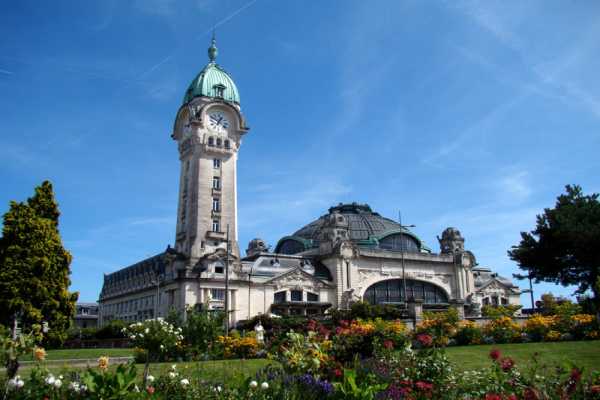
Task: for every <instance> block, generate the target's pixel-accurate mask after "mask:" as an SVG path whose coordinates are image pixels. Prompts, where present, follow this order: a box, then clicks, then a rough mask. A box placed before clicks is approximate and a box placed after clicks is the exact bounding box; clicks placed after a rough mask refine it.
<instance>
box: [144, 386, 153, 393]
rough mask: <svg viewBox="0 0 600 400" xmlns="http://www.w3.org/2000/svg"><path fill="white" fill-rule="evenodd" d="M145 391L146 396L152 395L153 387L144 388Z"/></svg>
mask: <svg viewBox="0 0 600 400" xmlns="http://www.w3.org/2000/svg"><path fill="white" fill-rule="evenodd" d="M146 391H147V392H148V394H154V386H148V387H147V388H146Z"/></svg>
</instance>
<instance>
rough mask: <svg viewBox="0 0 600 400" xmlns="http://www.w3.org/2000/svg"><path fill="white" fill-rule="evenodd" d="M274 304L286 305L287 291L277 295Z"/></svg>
mask: <svg viewBox="0 0 600 400" xmlns="http://www.w3.org/2000/svg"><path fill="white" fill-rule="evenodd" d="M273 302H274V303H285V290H284V291H282V292H277V293H275V298H274V300H273Z"/></svg>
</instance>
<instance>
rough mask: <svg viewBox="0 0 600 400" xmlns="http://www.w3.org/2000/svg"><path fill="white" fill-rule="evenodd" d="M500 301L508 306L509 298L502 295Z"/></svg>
mask: <svg viewBox="0 0 600 400" xmlns="http://www.w3.org/2000/svg"><path fill="white" fill-rule="evenodd" d="M500 302H501V303H502V305H503V306H506V305H508V299H507V298H506V297H502V298H501V299H500Z"/></svg>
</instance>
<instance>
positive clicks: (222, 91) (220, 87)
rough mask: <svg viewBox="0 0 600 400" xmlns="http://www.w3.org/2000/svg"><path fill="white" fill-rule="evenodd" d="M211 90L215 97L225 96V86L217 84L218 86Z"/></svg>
mask: <svg viewBox="0 0 600 400" xmlns="http://www.w3.org/2000/svg"><path fill="white" fill-rule="evenodd" d="M213 89H214V90H215V96H216V97H221V98H223V96H224V94H225V85H221V84H218V85H215V86H213Z"/></svg>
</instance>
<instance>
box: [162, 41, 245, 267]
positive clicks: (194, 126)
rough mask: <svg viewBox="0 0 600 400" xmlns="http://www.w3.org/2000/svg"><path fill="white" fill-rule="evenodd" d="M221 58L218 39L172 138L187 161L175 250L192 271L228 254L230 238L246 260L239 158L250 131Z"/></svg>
mask: <svg viewBox="0 0 600 400" xmlns="http://www.w3.org/2000/svg"><path fill="white" fill-rule="evenodd" d="M217 55H218V50H217V46H216V43H215V39H214V37H213V40H212V43H211V46H210V47H209V49H208V58H209V62H208V64H207V65H206V66H205V67H204V68H203V69H202V71H200V73H199V74H198V75H197V76H196V78H194V80H193V81H192V83H191V84H190V86H189V87H188V89H187V91H186V93H185V96H184V99H183V104H182V106H181V107H180V109H179V111H178V112H177V117H176V119H175V126H174V129H173V135H172V137H173V139H174V140H175V141H177V144H178V149H179V160H180V161H181V171H180V175H179V207H178V210H177V231H176V237H175V248H176V250H177V251H179V252H180V253H183V254H185V255H187V256H188V258H189V260H190V265H194V264H195V263H196V262H197V261H198V260H199V259H201V258H202V257H204V256H209V255H211V254H214V253H215V252H217V251H218V250H219V249H225V248H226V245H227V244H226V241H227V232H229V241H230V244H231V252H232V254H233V255H234V256H235V257H239V254H240V253H239V245H238V241H237V235H238V231H237V157H238V151H239V149H240V146H241V143H242V137H243V136H244V134H246V133H247V132H248V127H247V126H246V123H245V120H244V116H243V115H242V112H241V108H240V97H239V93H238V89H237V87H236V85H235V83H234V81H233V79H232V78H231V76H230V75H229V74H228V73H227V72H225V70H224V69H223V68H222V67H221V66H220V65H219V64H217V62H216V59H217ZM228 228H229V230H228Z"/></svg>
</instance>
